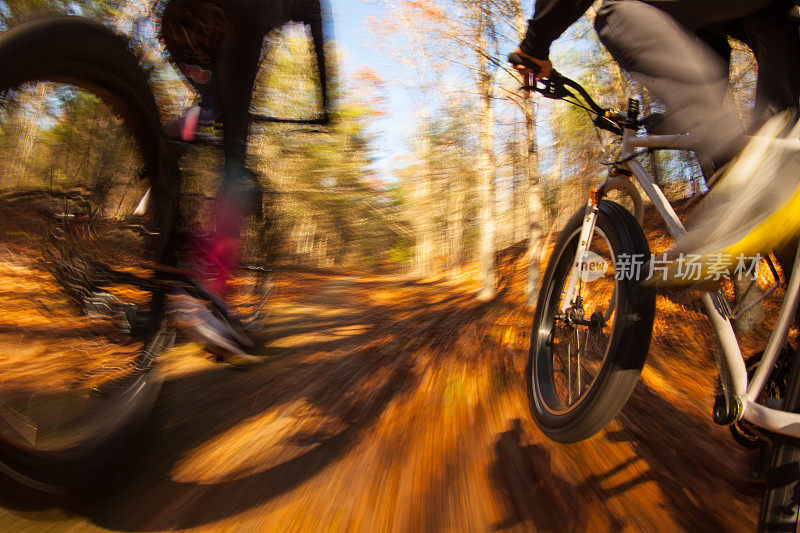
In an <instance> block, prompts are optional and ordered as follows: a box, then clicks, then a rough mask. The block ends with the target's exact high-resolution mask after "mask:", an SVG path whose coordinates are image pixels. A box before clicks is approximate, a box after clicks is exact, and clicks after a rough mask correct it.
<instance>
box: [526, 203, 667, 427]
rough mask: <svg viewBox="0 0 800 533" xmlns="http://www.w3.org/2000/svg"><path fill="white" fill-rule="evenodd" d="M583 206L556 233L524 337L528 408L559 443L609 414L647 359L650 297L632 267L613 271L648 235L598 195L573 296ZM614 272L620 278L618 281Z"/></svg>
mask: <svg viewBox="0 0 800 533" xmlns="http://www.w3.org/2000/svg"><path fill="white" fill-rule="evenodd" d="M583 218H584V209H580V210H579V211H578V212H577V213H575V215H574V216H573V217H572V218H571V219H570V221H569V222H568V223H567V225H566V226H565V227H564V229H563V230H562V232H561V236H560V237H559V239H558V242H557V243H556V245H555V248H554V249H553V253H552V255H551V256H550V261H549V263H548V265H547V270H546V271H545V274H544V278H543V282H542V288H541V291H540V293H539V299H538V302H537V304H536V314H535V317H534V322H533V332H532V335H531V349H530V356H529V358H528V367H527V375H526V377H527V381H528V398H529V402H530V408H531V413H532V414H533V417H534V419H535V421H536V423H537V425H538V426H539V427H540V428H541V429H542V431H544V433H545V434H547V436H549V437H550V438H552V439H554V440H557V441H559V442H575V441H578V440H582V439H586V438H588V437H591V436H592V435H594V434H595V433H596V432H597V431H599V430H600V429H602V428H603V427H604V426H605V425H606V424H607V423H608V422H609V421H610V420H611V419H612V418H614V417H615V416H616V415H617V413H618V412H619V410H620V409H621V408H622V406H623V405H624V404H625V402H626V401H627V399H628V397H629V396H630V394H631V392H633V388H634V386H635V385H636V382H637V380H638V378H639V373H640V372H641V369H642V365H643V364H644V361H645V358H646V357H647V351H648V348H649V345H650V335H651V333H652V329H653V318H654V314H655V295H654V294H653V293H652V291H645V290H644V289H643V288H642V287H641V286H640V285H639V283H638V282H639V276H638V275H633V276H628V275H627V274H635V272H634V271H633V270H632V271H631V272H629V273H625V275H622V273H620V275H619V276H618V275H617V274H618V273H617V272H616V271H615V269H616V268H617V267H618V265H619V264H621V263H619V261H624V260H625V258H626V256H627V260H628V261H630V262H633V261H634V260H636V259H638V260H639V261H640V263H641V262H644V260H645V258H646V257H648V256H649V252H648V246H647V241H646V240H645V237H644V234H643V233H642V229H641V228H640V227H639V224H638V223H637V222H636V219H634V218H633V216H632V215H631V214H630V213H629V212H628V211H626V210H625V209H624V208H623V207H622V206H620V205H618V204H615V203H613V202H610V201H608V200H602V201H601V202H600V204H599V206H598V213H597V223H596V225H595V229H594V232H593V234H592V235H591V237H590V239H589V246H588V253H589V255H588V257H587V261H586V263H590V264H592V265H593V266H594V270H593V271H586V273H585V274H583V275H581V276H580V279H578V280H577V292H576V295H575V298H574V299H573V301H572V302H567V301H566V295H565V292H566V290H567V286H568V284H569V282H570V278H571V276H572V275H573V261H574V259H575V254H576V250H577V247H578V241H579V240H580V235H581V226H582V224H583ZM617 278H620V279H617Z"/></svg>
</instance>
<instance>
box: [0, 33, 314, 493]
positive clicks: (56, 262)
mask: <svg viewBox="0 0 800 533" xmlns="http://www.w3.org/2000/svg"><path fill="white" fill-rule="evenodd" d="M0 65H2V67H0V149H1V150H2V154H3V157H2V160H0V176H2V177H1V178H0V472H1V473H2V474H3V475H4V476H5V477H6V478H7V479H8V480H11V481H12V483H13V484H15V485H22V486H25V487H27V488H29V489H31V490H32V491H33V492H35V493H40V494H41V493H47V494H64V493H66V492H68V491H69V490H71V489H72V488H74V487H76V486H77V485H79V484H80V482H81V481H82V480H84V479H86V478H87V477H89V473H90V472H97V471H98V470H99V468H100V467H101V466H103V465H105V464H107V463H108V461H109V459H110V458H111V457H112V456H113V452H114V451H115V450H116V449H117V448H118V447H119V445H120V444H122V443H123V442H125V441H126V440H127V439H128V438H129V437H130V435H131V433H132V431H133V430H134V429H135V428H136V427H137V425H138V423H139V422H141V421H143V420H144V419H145V418H146V416H147V413H148V412H149V410H150V408H151V407H152V405H153V403H154V402H155V400H156V397H157V395H158V392H159V388H160V384H161V377H160V375H159V372H158V368H159V364H158V363H159V360H160V357H161V355H162V354H163V352H164V351H165V350H167V349H168V348H169V347H170V346H171V345H172V343H173V341H174V338H175V332H174V331H173V330H172V329H171V328H170V324H169V321H168V320H167V317H166V311H165V308H166V306H165V300H166V298H167V295H169V294H171V293H175V292H177V291H185V292H187V293H189V294H191V295H192V296H194V297H196V298H200V299H202V301H204V302H206V303H207V305H208V306H209V307H210V308H211V309H212V310H213V312H214V313H217V314H219V315H221V316H223V317H225V318H226V320H228V321H229V323H231V324H234V325H236V326H237V327H239V328H241V329H243V330H248V329H251V330H252V329H253V328H256V329H257V328H258V327H259V324H260V322H261V320H262V319H263V306H264V303H265V302H266V299H267V297H268V296H269V291H270V287H271V265H270V262H269V260H270V257H271V255H270V250H269V249H268V247H269V246H270V240H269V238H268V236H269V233H270V231H272V228H271V226H270V220H269V217H268V216H265V214H264V210H263V209H254V210H253V214H252V215H251V216H250V217H249V218H248V219H247V221H246V222H245V226H244V227H243V229H242V234H243V236H242V239H243V242H242V252H241V256H242V259H241V263H240V265H239V268H238V270H237V272H236V273H235V274H234V277H233V279H232V280H231V282H230V285H231V286H232V287H233V288H234V289H233V294H232V296H231V298H230V300H229V302H228V305H226V304H223V303H222V302H220V301H218V300H217V299H215V298H214V297H213V296H212V295H210V294H208V293H207V292H206V291H205V290H204V289H203V287H202V286H201V285H199V284H198V283H197V282H195V281H194V280H193V279H192V277H191V275H190V273H189V272H187V271H186V270H184V269H183V268H181V264H180V261H179V260H180V256H181V253H180V251H181V249H182V248H183V247H185V243H186V238H187V235H188V233H187V231H185V228H184V225H185V220H184V214H183V210H182V202H183V201H185V200H186V198H185V197H184V196H182V194H181V192H182V191H181V177H182V176H183V175H184V174H185V173H186V163H187V160H191V159H192V157H193V156H194V154H195V153H196V152H197V150H199V149H200V148H198V147H200V146H204V145H210V146H216V145H219V144H220V139H219V138H218V137H216V135H215V134H214V133H202V132H200V133H198V134H197V135H196V136H195V138H194V140H193V141H192V142H184V141H180V140H170V139H167V138H166V137H165V135H164V134H163V132H162V123H161V119H160V116H159V110H158V107H157V105H156V101H155V98H154V96H153V92H152V90H151V87H150V85H149V79H148V75H147V74H146V73H145V70H144V69H143V67H142V65H141V64H140V62H139V60H138V58H137V55H136V54H134V53H133V50H132V48H131V46H130V44H129V41H128V40H127V39H126V38H125V37H123V36H120V35H119V34H117V33H116V32H114V31H113V30H111V29H110V28H108V27H107V26H104V25H103V24H101V23H99V22H96V21H93V20H88V19H85V18H80V17H51V18H42V19H37V20H32V21H28V22H25V23H22V24H20V25H18V26H16V27H14V28H11V29H9V30H8V31H6V32H4V33H2V34H0ZM252 118H253V120H255V121H261V122H280V123H291V124H303V125H318V124H322V123H323V122H324V121H322V120H320V119H315V118H312V119H308V120H305V119H298V120H292V119H280V118H276V117H269V116H261V115H253V117H252ZM304 127H305V126H304ZM257 203H258V207H264V206H263V205H262V200H258V202H257ZM267 208H268V206H267Z"/></svg>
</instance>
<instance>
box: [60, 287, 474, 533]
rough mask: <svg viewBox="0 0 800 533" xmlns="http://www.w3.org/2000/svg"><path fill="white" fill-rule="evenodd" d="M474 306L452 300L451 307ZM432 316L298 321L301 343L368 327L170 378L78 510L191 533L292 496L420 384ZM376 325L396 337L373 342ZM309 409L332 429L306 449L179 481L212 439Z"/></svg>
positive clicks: (382, 313) (384, 314)
mask: <svg viewBox="0 0 800 533" xmlns="http://www.w3.org/2000/svg"><path fill="white" fill-rule="evenodd" d="M365 286H366V287H368V285H365ZM466 300H467V299H466V298H453V299H452V302H451V304H452V305H453V306H456V307H457V306H459V305H462V304H463V302H464V301H466ZM425 309H426V306H425V305H422V304H421V305H419V306H418V307H413V308H411V309H410V311H411V312H410V313H409V314H408V315H407V316H406V317H405V318H403V319H400V320H398V319H396V318H395V310H394V309H393V308H392V306H391V305H387V306H381V305H368V306H364V305H362V306H360V307H358V308H351V309H348V310H347V312H345V313H342V314H339V315H337V316H335V317H331V318H326V319H324V320H314V319H309V321H308V322H307V323H302V321H298V320H289V321H287V323H288V324H290V326H289V329H288V330H287V332H288V333H289V334H290V335H291V336H297V335H301V334H302V333H303V332H309V333H311V332H313V333H315V334H320V333H325V332H326V330H330V331H334V330H337V329H341V327H342V326H345V325H348V324H352V323H358V324H362V325H363V326H364V328H362V329H360V330H358V331H359V332H358V333H356V334H354V335H350V336H347V337H344V338H337V337H336V335H331V336H322V337H318V336H313V335H312V336H310V337H309V339H310V340H309V342H308V343H306V344H302V345H296V344H295V345H293V346H292V347H291V348H287V349H283V350H278V349H273V350H271V351H270V358H269V361H268V362H267V363H266V364H264V365H260V366H257V367H254V368H252V369H250V370H247V371H244V372H242V371H236V370H231V369H228V368H225V367H212V368H209V369H205V370H200V371H193V372H187V373H184V374H182V375H178V376H176V377H173V378H170V379H168V380H167V381H166V382H165V383H164V386H163V388H162V391H161V395H160V397H159V400H158V402H157V404H156V407H155V410H154V412H153V414H152V415H151V417H150V419H149V421H148V422H147V424H146V427H145V429H144V431H143V432H142V433H141V434H140V436H139V437H138V438H137V439H136V441H135V442H134V443H133V445H132V446H131V447H130V449H131V450H132V451H130V452H129V453H127V454H126V455H125V456H124V457H121V458H120V461H121V462H120V464H119V465H117V472H116V473H115V474H114V476H113V479H112V480H111V481H109V482H108V483H106V484H104V486H103V487H101V488H99V489H98V491H97V494H95V495H93V496H92V497H91V498H87V499H86V501H85V502H84V503H83V504H77V505H75V506H74V507H73V508H71V509H69V510H70V511H71V512H73V513H75V514H78V515H81V516H86V517H87V518H89V519H90V520H91V521H92V522H93V523H95V524H97V525H100V526H102V527H105V528H108V529H113V530H121V531H159V530H164V529H185V528H191V527H197V526H203V525H209V524H213V523H216V522H219V521H221V520H224V519H226V518H230V517H233V516H235V515H238V514H240V513H243V512H245V511H248V510H250V509H253V508H257V507H260V506H262V505H264V504H267V503H268V502H270V501H271V500H273V499H275V498H277V497H279V496H281V495H283V494H286V493H288V492H291V491H292V490H294V489H296V488H297V487H299V486H301V485H302V484H304V483H306V482H308V481H310V480H311V479H313V478H314V477H316V476H318V475H319V474H320V473H321V472H322V471H323V470H324V469H326V468H327V467H329V466H331V465H333V464H335V463H336V462H337V461H339V460H340V459H341V458H343V457H344V456H345V455H347V453H348V452H349V451H350V450H352V449H353V448H354V447H355V446H356V445H358V444H359V443H360V442H361V441H362V440H363V438H364V437H365V436H366V434H367V433H368V431H369V429H370V428H371V427H372V426H373V424H374V423H375V422H376V421H377V420H378V419H379V418H380V417H381V415H382V413H384V412H385V410H386V409H387V407H388V406H389V405H390V404H391V402H392V401H393V400H394V399H395V398H397V397H398V396H401V395H403V394H405V393H407V392H408V391H411V390H412V389H413V388H414V387H415V386H416V385H417V384H418V381H419V375H418V372H417V371H415V368H414V367H415V365H418V364H419V362H418V361H415V360H414V357H412V353H413V351H414V349H415V347H418V346H419V345H420V344H421V343H423V342H425V338H424V335H420V334H419V331H420V328H425V327H426V324H427V323H428V322H429V319H428V318H426V317H425V316H424V315H425V313H424V312H425ZM407 310H409V309H408V308H407ZM376 328H377V329H378V330H380V331H381V334H382V335H384V336H385V338H386V340H385V342H382V343H375V342H373V341H374V340H375V335H376V332H375V331H374V330H375V329H376ZM315 339H316V340H315ZM320 339H321V340H320ZM318 354H323V355H318ZM298 403H299V404H304V405H306V406H308V408H309V409H311V410H312V411H314V412H316V413H319V417H321V418H323V419H325V420H326V421H329V422H330V423H322V424H319V428H318V430H316V431H312V432H310V433H309V432H302V431H300V432H295V433H294V434H293V435H291V436H289V437H287V438H288V439H289V440H290V441H291V442H288V444H289V445H292V446H294V448H295V449H297V448H300V449H301V450H302V451H301V452H300V453H298V454H296V455H294V456H293V457H291V458H289V459H287V460H284V461H283V462H279V463H277V464H275V463H270V464H271V466H268V467H266V468H265V469H263V470H258V469H257V466H256V467H255V468H256V471H253V469H241V470H239V471H233V472H230V473H226V475H225V476H219V477H218V478H215V479H213V480H212V481H191V480H190V481H181V479H180V476H176V474H175V469H176V467H177V466H178V465H179V464H180V463H181V462H182V461H184V460H185V458H186V457H187V456H191V455H192V454H193V453H196V452H197V450H198V449H199V448H202V447H204V446H207V445H208V443H209V442H210V441H213V440H215V439H218V438H221V439H222V441H221V442H223V444H224V443H225V442H226V441H225V438H226V435H225V434H226V433H227V432H230V431H236V430H237V429H239V428H240V427H241V426H243V425H247V424H248V422H249V421H251V420H252V419H258V417H260V416H264V415H265V414H267V413H269V412H270V411H275V410H277V411H278V412H280V411H281V409H284V408H287V409H292V408H293V406H297V405H298ZM287 406H288V407H287ZM264 431H269V430H268V429H265V430H264ZM282 444H287V441H286V440H284V441H283V442H280V443H279V444H278V446H280V445H282ZM234 455H235V454H234ZM222 457H225V455H224V454H222ZM237 459H238V458H237V457H235V456H234V457H233V458H232V459H231V460H233V461H236V460H237ZM232 470H236V469H235V468H234V469H232Z"/></svg>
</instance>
